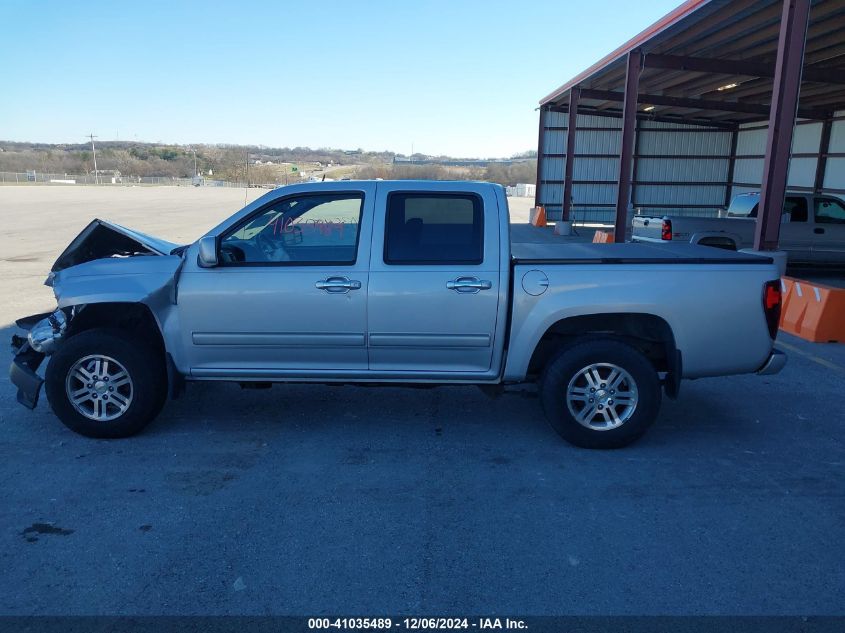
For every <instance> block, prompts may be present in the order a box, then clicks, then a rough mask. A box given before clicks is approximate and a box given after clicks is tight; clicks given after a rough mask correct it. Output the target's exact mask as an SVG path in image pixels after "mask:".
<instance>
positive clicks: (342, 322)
mask: <svg viewBox="0 0 845 633" xmlns="http://www.w3.org/2000/svg"><path fill="white" fill-rule="evenodd" d="M335 184H337V185H340V184H341V183H332V187H329V188H327V190H326V191H320V192H301V193H291V194H290V195H286V196H279V197H275V198H273V199H272V200H270V201H268V202H267V203H266V204H265V205H263V206H261V207H260V208H257V209H256V210H255V212H254V213H251V214H249V215H248V216H247V217H246V218H244V219H242V220H240V221H238V222H235V223H234V224H233V226H231V227H229V228H226V229H224V230H223V231H222V232H221V234H220V235H219V236H218V259H219V265H218V266H216V267H214V268H200V267H199V266H198V265H197V262H196V256H194V257H193V258H190V257H188V258H187V259H186V262H185V268H184V270H183V272H182V275H181V277H180V280H179V288H178V291H179V294H178V305H179V318H180V328H181V339H182V341H183V342H184V345H185V348H184V349H185V357H186V358H187V361H188V363H189V365H190V371H191V373H192V374H193V375H196V376H204V377H214V376H226V377H231V376H241V375H243V376H247V377H248V376H270V377H273V376H279V375H285V373H284V372H286V371H288V372H292V373H293V375H296V376H298V377H299V376H307V375H315V374H316V375H319V374H320V373H321V372H323V373H325V372H332V371H333V372H336V373H337V372H344V371H349V372H356V371H357V372H359V373H361V372H366V370H367V348H366V326H367V324H366V314H367V309H366V308H367V306H366V302H367V279H368V277H367V267H368V265H369V252H370V249H369V246H370V244H369V235H370V226H371V224H370V222H371V218H372V205H373V199H374V198H373V196H374V193H375V184H374V183H364V184H360V185H355V186H353V187H349V188H348V189H346V188H340V187H338V186H334V185H335Z"/></svg>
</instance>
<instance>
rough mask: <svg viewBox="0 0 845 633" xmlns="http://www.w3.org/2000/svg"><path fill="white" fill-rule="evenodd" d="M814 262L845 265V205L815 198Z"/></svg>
mask: <svg viewBox="0 0 845 633" xmlns="http://www.w3.org/2000/svg"><path fill="white" fill-rule="evenodd" d="M813 206H814V207H815V208H814V209H813V210H814V216H815V220H816V223H815V226H814V227H813V238H814V240H813V261H814V262H816V263H819V264H823V263H830V264H845V204H843V203H842V202H841V201H840V200H836V199H834V198H829V197H817V198H815V201H814V204H813Z"/></svg>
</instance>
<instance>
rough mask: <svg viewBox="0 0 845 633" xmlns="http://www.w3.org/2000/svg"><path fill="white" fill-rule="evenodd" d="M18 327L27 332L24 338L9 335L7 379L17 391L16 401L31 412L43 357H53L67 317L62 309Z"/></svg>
mask: <svg viewBox="0 0 845 633" xmlns="http://www.w3.org/2000/svg"><path fill="white" fill-rule="evenodd" d="M15 323H16V324H17V326H18V327H19V328H21V329H23V330H28V333H27V335H26V337H23V336H18V335H17V334H13V335H12V354H13V355H14V357H13V358H12V365H11V367H9V378H10V379H11V381H12V384H13V385H15V387H17V388H18V396H17V398H18V402H19V403H21V404H22V405H23V406H25V407H27V408H29V409H34V408H35V407H36V405H37V404H38V396H39V395H40V393H41V387H42V385H43V384H44V379H43V378H41V377H40V376H39V375H38V374H37V373H36V372H37V371H38V368H39V367H40V366H41V363H42V362H43V361H44V357H45V356H47V355H48V354H52V353H53V351H55V349H56V348H57V347H58V345H59V344H60V343H61V342H62V340H63V339H64V337H65V335H66V334H67V325H68V315H67V314H66V313H65V311H64V310H61V309H59V310H56V311H55V312H52V313H50V312H48V313H44V314H34V315H32V316H28V317H24V318H22V319H18V320H17V321H16V322H15Z"/></svg>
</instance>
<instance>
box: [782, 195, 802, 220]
mask: <svg viewBox="0 0 845 633" xmlns="http://www.w3.org/2000/svg"><path fill="white" fill-rule="evenodd" d="M783 212H784V213H788V214H789V221H790V222H806V221H807V199H806V198H787V199H786V200H784V201H783Z"/></svg>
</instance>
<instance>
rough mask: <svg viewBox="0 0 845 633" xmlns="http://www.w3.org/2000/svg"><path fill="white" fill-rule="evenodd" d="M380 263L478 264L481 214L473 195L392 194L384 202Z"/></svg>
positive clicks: (481, 244) (481, 245)
mask: <svg viewBox="0 0 845 633" xmlns="http://www.w3.org/2000/svg"><path fill="white" fill-rule="evenodd" d="M386 220H387V221H386V227H385V242H384V262H385V263H386V264H391V265H410V264H431V265H448V264H481V263H482V261H483V258H484V213H483V208H482V203H481V199H480V198H479V197H478V196H476V195H473V194H452V193H442V194H441V193H392V194H390V196H389V197H388V200H387V218H386Z"/></svg>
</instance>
